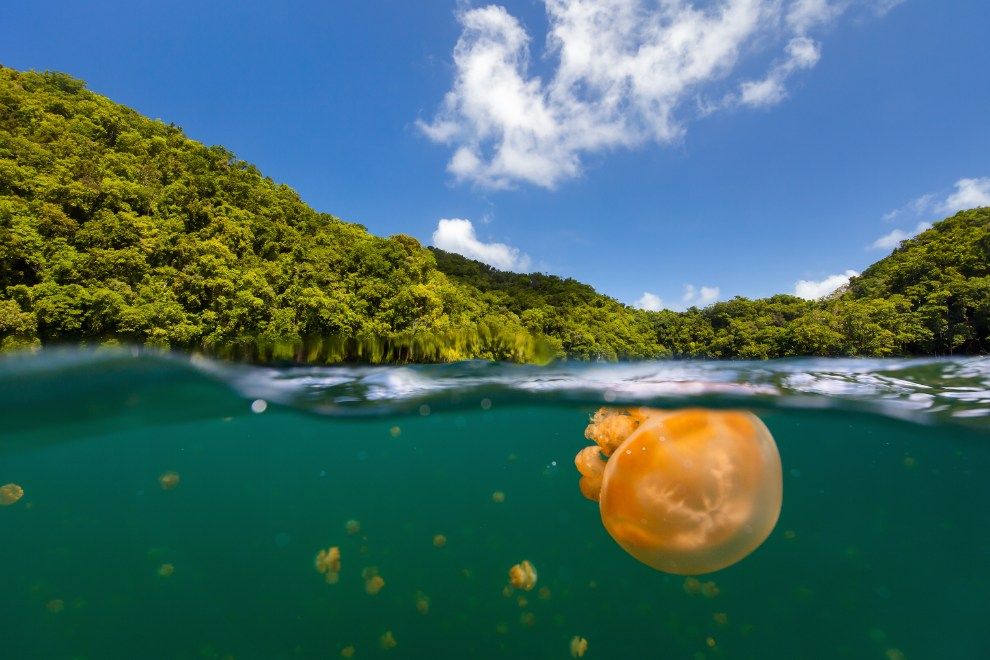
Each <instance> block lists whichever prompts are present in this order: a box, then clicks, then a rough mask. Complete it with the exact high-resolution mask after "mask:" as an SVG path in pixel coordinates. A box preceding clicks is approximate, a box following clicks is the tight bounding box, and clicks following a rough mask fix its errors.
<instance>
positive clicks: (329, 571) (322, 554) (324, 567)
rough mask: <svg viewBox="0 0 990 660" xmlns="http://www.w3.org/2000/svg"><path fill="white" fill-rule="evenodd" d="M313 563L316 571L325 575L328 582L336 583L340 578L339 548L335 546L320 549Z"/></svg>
mask: <svg viewBox="0 0 990 660" xmlns="http://www.w3.org/2000/svg"><path fill="white" fill-rule="evenodd" d="M313 563H314V565H315V566H316V570H317V572H319V573H322V574H323V575H324V576H326V580H327V583H328V584H337V582H338V581H339V580H340V548H338V547H337V546H333V547H330V548H327V549H326V550H320V551H319V552H318V553H316V560H315V561H314V562H313Z"/></svg>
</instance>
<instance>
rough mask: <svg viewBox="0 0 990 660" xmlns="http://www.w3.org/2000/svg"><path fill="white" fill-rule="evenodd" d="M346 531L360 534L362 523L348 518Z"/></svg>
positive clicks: (345, 525) (350, 534)
mask: <svg viewBox="0 0 990 660" xmlns="http://www.w3.org/2000/svg"><path fill="white" fill-rule="evenodd" d="M344 531H346V532H347V534H348V535H349V536H354V535H355V534H359V533H360V532H361V523H359V522H358V521H357V520H348V521H347V522H346V523H344Z"/></svg>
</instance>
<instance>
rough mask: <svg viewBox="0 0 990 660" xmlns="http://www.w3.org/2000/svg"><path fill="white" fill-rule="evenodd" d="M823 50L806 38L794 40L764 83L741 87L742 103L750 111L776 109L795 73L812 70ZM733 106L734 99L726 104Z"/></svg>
mask: <svg viewBox="0 0 990 660" xmlns="http://www.w3.org/2000/svg"><path fill="white" fill-rule="evenodd" d="M821 56H822V55H821V49H820V47H819V46H818V44H817V43H815V42H814V41H812V40H811V39H809V38H807V37H795V38H794V39H791V41H790V43H788V44H787V55H786V57H785V58H784V59H781V60H779V61H778V62H776V63H775V64H774V65H773V66H772V67H771V68H770V71H769V72H768V73H767V75H766V77H765V78H763V79H762V80H747V81H745V82H743V83H742V84H740V85H739V99H738V100H739V103H741V104H743V105H748V106H751V107H767V106H771V105H776V104H778V103H780V102H781V101H783V100H784V98H785V97H786V96H787V89H786V88H785V87H784V83H785V82H786V81H787V79H788V78H789V77H790V76H791V75H792V74H793V73H794V72H796V71H800V70H801V69H810V68H812V67H814V66H815V65H816V64H818V60H819V59H821ZM727 102H728V103H730V104H731V102H732V99H731V97H730V98H729V99H728V100H727Z"/></svg>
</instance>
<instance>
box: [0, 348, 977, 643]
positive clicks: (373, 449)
mask: <svg viewBox="0 0 990 660" xmlns="http://www.w3.org/2000/svg"><path fill="white" fill-rule="evenodd" d="M623 403H637V404H652V405H657V406H661V407H681V406H689V405H704V406H712V407H733V408H747V409H750V410H752V411H754V412H755V413H756V414H758V415H759V416H760V417H761V418H762V419H763V421H764V422H765V423H766V424H767V426H768V427H769V429H770V430H771V432H772V433H773V435H774V437H775V438H776V441H777V444H778V446H779V449H780V455H781V459H782V461H783V467H784V503H783V510H782V513H781V516H780V520H779V522H778V524H777V526H776V529H775V530H774V532H773V533H772V534H771V536H770V537H769V539H768V540H767V541H766V542H765V543H764V544H763V545H762V546H761V547H760V548H759V549H757V550H756V551H755V552H754V553H753V554H752V555H750V556H749V557H748V558H746V559H744V560H743V561H742V562H740V563H738V564H736V565H734V566H731V567H729V568H727V569H725V570H722V571H719V572H717V573H714V574H711V575H706V576H699V578H698V579H699V580H700V581H701V582H702V583H709V582H710V583H712V584H710V585H707V586H706V587H705V588H704V589H703V593H689V592H696V591H697V589H696V588H693V587H692V585H691V584H690V583H689V584H688V585H685V579H684V578H683V577H677V576H671V575H666V574H663V573H660V572H657V571H654V570H652V569H650V568H648V567H646V566H644V565H642V564H640V563H638V562H637V561H636V560H634V559H633V558H632V557H630V556H629V555H627V554H626V553H625V552H624V551H623V550H621V549H620V548H619V547H618V545H616V544H615V543H614V542H613V541H612V539H611V538H610V537H609V536H608V535H607V533H606V532H605V530H604V528H603V527H602V524H601V522H600V520H599V516H598V510H597V505H596V504H595V503H593V502H590V501H588V500H586V499H584V498H583V497H582V496H581V495H580V493H579V492H578V488H577V480H578V475H577V472H576V471H575V469H574V466H573V458H574V454H575V453H576V452H577V451H578V450H579V449H581V448H582V447H584V446H586V445H587V440H585V439H584V437H583V430H584V427H585V425H586V424H587V422H588V418H589V415H590V414H591V413H593V412H594V411H595V410H596V409H597V408H598V407H599V406H600V405H604V404H612V405H621V404H623ZM988 411H990V360H986V359H982V360H980V359H958V360H922V361H850V360H841V361H823V360H817V361H810V360H797V361H783V362H769V363H766V362H761V363H740V362H731V363H716V362H667V363H634V364H619V365H606V364H601V365H599V364H577V365H573V364H572V365H565V366H550V367H520V366H506V365H501V366H500V365H487V364H478V363H471V364H460V365H448V366H435V367H390V368H372V367H361V368H354V367H350V368H305V369H291V368H284V369H273V368H249V367H240V366H232V365H225V364H219V363H214V362H209V361H206V360H202V359H192V360H190V359H189V358H183V357H181V356H161V355H155V354H142V353H140V352H135V353H133V354H132V353H131V352H104V353H79V352H75V353H73V352H58V353H43V354H41V355H36V356H30V357H26V356H14V357H7V358H4V359H3V360H0V420H2V422H0V485H2V484H6V483H16V484H19V485H20V486H22V487H23V489H24V497H23V498H22V499H21V500H20V501H18V502H16V503H15V504H12V505H10V506H4V507H0V585H2V591H0V657H3V658H8V657H9V658H222V657H234V658H294V657H318V658H333V657H339V654H340V652H341V650H342V649H345V648H346V647H349V646H353V647H354V650H355V655H354V657H358V658H361V657H410V658H419V657H435V658H468V657H507V658H518V657H527V658H530V657H531V658H555V657H556V658H567V657H570V640H571V639H572V637H574V636H575V635H580V636H581V637H584V638H586V639H587V640H588V643H589V646H588V651H587V653H586V655H585V657H587V658H723V657H724V658H761V659H762V658H788V659H790V658H831V657H848V658H879V659H884V658H887V659H897V658H984V657H990V633H988V632H987V627H986V615H985V613H986V602H987V599H988V597H990V507H988V506H987V503H988V502H990V478H988V476H990V430H988V428H990V418H988V417H987V413H988ZM167 472H175V473H176V474H178V475H179V478H180V479H179V482H178V485H176V486H175V487H174V488H171V489H168V490H166V489H163V488H162V487H161V485H160V483H159V478H160V477H161V475H163V474H165V473H167ZM495 493H504V501H501V502H498V501H495V500H496V499H498V498H497V497H496V498H493V494H495ZM348 520H356V521H359V522H360V532H359V533H357V534H348V533H347V531H346V530H345V525H346V523H347V521H348ZM437 534H443V535H444V536H445V537H446V545H444V546H443V547H440V548H437V547H435V545H434V536H435V535H437ZM329 546H339V547H340V549H341V555H342V568H341V574H340V581H339V583H338V584H328V583H327V582H326V581H325V579H324V577H323V576H322V575H321V574H320V573H318V572H317V570H316V569H315V568H314V557H315V556H316V553H317V552H318V551H319V550H320V549H324V548H327V547H329ZM523 559H528V560H529V561H531V562H532V563H533V564H534V565H535V567H536V569H537V571H538V573H539V580H538V583H537V588H536V589H534V590H533V591H530V592H524V593H521V592H518V591H517V592H515V593H513V594H512V595H511V596H509V597H506V596H504V595H503V588H504V586H505V584H506V582H507V571H508V569H509V567H510V566H512V565H513V564H515V563H517V562H520V561H521V560H523ZM166 565H170V566H171V567H172V572H171V574H170V575H162V574H161V573H168V572H169V570H168V568H167V567H166V568H163V567H165V566H166ZM370 566H374V567H376V568H377V570H378V572H379V574H380V575H381V577H382V578H383V579H384V581H385V585H384V587H383V588H382V589H381V591H380V592H379V593H378V594H377V595H369V594H368V593H366V590H365V580H364V579H363V578H362V575H361V574H362V569H364V568H366V567H370ZM685 586H687V589H686V588H685ZM544 587H545V589H544V590H543V591H542V592H541V591H540V588H544ZM520 595H522V596H523V597H524V599H525V600H524V601H523V602H520V600H519V596H520ZM424 599H428V607H423V604H422V602H423V601H424ZM423 610H425V613H424V612H423ZM386 631H391V633H392V636H393V637H394V639H395V642H396V645H395V647H394V648H391V649H388V650H384V649H382V648H381V646H380V640H381V637H382V635H383V634H385V633H386Z"/></svg>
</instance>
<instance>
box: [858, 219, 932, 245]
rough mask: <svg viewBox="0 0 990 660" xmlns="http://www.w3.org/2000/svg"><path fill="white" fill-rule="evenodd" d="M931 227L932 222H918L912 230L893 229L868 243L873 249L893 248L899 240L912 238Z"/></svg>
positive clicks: (899, 242) (898, 243)
mask: <svg viewBox="0 0 990 660" xmlns="http://www.w3.org/2000/svg"><path fill="white" fill-rule="evenodd" d="M931 228H932V223H930V222H919V223H918V225H917V226H916V227H915V228H914V230H913V231H912V230H908V231H904V230H902V229H895V230H893V231H891V232H890V233H887V234H884V235H883V236H881V237H880V238H878V239H877V240H875V241H873V244H872V245H870V247H871V248H873V249H874V250H893V249H894V248H895V247H897V246H898V245H900V244H901V241H906V240H907V239H909V238H914V237H915V236H917V235H918V234H920V233H921V232H923V231H926V230H928V229H931Z"/></svg>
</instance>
